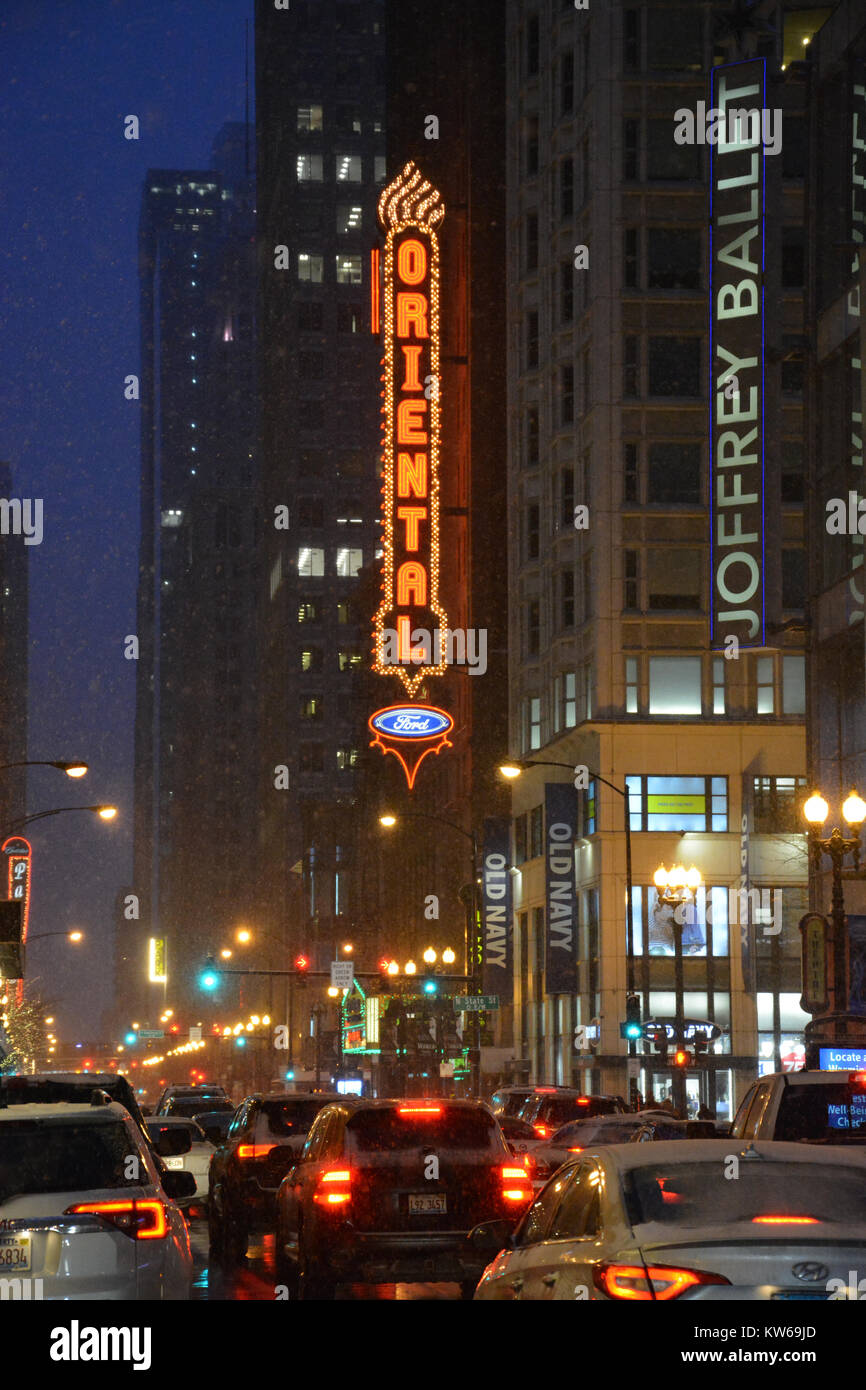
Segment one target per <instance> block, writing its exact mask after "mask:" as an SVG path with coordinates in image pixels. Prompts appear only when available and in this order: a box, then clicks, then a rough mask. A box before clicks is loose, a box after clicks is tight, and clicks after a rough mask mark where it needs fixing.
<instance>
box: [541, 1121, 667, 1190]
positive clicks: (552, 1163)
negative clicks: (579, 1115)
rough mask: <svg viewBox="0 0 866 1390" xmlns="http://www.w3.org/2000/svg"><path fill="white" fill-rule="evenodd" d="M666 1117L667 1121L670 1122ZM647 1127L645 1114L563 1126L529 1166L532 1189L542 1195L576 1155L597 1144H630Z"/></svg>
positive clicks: (545, 1143) (544, 1142) (542, 1146)
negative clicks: (565, 1164)
mask: <svg viewBox="0 0 866 1390" xmlns="http://www.w3.org/2000/svg"><path fill="white" fill-rule="evenodd" d="M669 1118H670V1117H669V1116H665V1119H669ZM646 1123H647V1120H646V1117H645V1116H644V1115H643V1114H640V1113H638V1114H636V1115H621V1114H619V1113H617V1114H615V1115H594V1116H592V1117H591V1118H590V1117H588V1116H587V1117H586V1118H585V1119H580V1120H570V1121H569V1123H568V1124H566V1125H562V1126H561V1127H560V1128H559V1129H557V1130H556V1131H555V1132H554V1133H553V1134H551V1136H550V1138H549V1139H539V1141H538V1143H537V1145H536V1146H535V1148H534V1149H533V1150H532V1152H531V1153H530V1154H529V1156H528V1158H527V1162H526V1168H527V1172H528V1173H529V1176H530V1178H531V1179H532V1185H533V1187H534V1188H535V1191H536V1192H538V1191H540V1190H541V1188H542V1187H543V1186H544V1184H545V1183H546V1182H547V1180H548V1178H549V1177H550V1176H551V1174H553V1173H555V1172H556V1170H557V1168H561V1167H562V1165H563V1163H570V1162H571V1161H572V1160H573V1158H574V1155H575V1154H578V1153H583V1151H584V1149H587V1148H590V1147H591V1146H592V1145H593V1144H627V1143H628V1142H629V1140H630V1139H632V1138H634V1136H635V1134H638V1133H639V1132H640V1131H641V1129H643V1128H644V1127H645V1125H646Z"/></svg>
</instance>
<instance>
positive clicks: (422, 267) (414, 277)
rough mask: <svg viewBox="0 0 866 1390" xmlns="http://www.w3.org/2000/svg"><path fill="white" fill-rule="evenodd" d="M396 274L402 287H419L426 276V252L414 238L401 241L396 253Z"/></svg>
mask: <svg viewBox="0 0 866 1390" xmlns="http://www.w3.org/2000/svg"><path fill="white" fill-rule="evenodd" d="M397 274H398V275H399V276H400V279H401V280H402V281H403V284H404V285H420V284H421V281H422V280H423V279H424V277H425V275H426V274H427V251H426V249H425V247H424V245H423V244H422V242H420V241H416V239H415V237H409V238H408V240H406V241H401V243H400V246H399V248H398V251H397Z"/></svg>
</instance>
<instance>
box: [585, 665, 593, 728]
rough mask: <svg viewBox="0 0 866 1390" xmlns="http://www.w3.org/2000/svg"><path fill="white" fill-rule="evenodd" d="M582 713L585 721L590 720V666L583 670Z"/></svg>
mask: <svg viewBox="0 0 866 1390" xmlns="http://www.w3.org/2000/svg"><path fill="white" fill-rule="evenodd" d="M583 713H584V718H585V719H591V718H592V665H591V664H589V663H587V665H586V666H584V668H583Z"/></svg>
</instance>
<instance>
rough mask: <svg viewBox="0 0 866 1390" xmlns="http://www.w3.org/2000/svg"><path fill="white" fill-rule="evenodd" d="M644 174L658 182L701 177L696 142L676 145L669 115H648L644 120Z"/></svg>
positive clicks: (685, 180)
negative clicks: (648, 117)
mask: <svg viewBox="0 0 866 1390" xmlns="http://www.w3.org/2000/svg"><path fill="white" fill-rule="evenodd" d="M646 176H647V180H648V181H651V182H658V183H681V182H691V181H692V180H694V181H697V180H698V179H700V177H701V147H700V145H678V144H677V143H676V141H675V140H674V138H673V132H672V129H671V118H670V116H663V117H659V118H652V117H651V118H650V119H649V120H648V121H647V123H646Z"/></svg>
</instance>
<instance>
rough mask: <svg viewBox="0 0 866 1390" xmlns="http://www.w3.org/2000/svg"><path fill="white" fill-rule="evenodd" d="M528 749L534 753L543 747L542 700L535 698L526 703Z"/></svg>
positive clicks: (526, 740) (526, 741)
mask: <svg viewBox="0 0 866 1390" xmlns="http://www.w3.org/2000/svg"><path fill="white" fill-rule="evenodd" d="M526 720H527V727H526V739H525V743H526V748H527V750H528V751H530V752H531V751H532V750H534V749H536V748H540V747H541V699H540V698H539V697H537V696H533V698H532V699H530V700H527V701H526Z"/></svg>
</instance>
